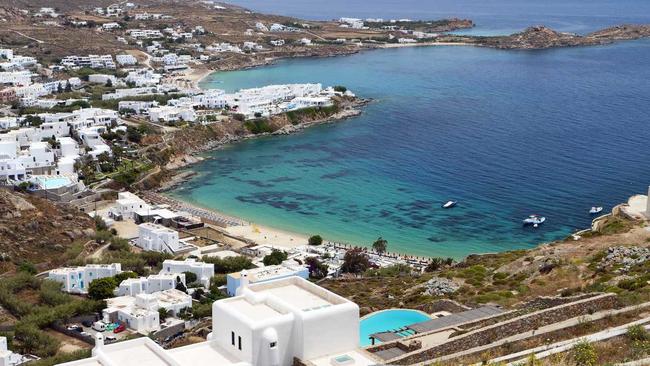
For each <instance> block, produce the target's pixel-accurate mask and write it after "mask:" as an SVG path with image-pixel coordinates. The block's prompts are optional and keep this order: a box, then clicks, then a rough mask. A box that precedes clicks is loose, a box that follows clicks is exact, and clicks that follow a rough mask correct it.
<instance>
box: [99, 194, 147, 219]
mask: <svg viewBox="0 0 650 366" xmlns="http://www.w3.org/2000/svg"><path fill="white" fill-rule="evenodd" d="M149 208H151V206H150V205H149V204H148V203H146V202H145V201H144V200H143V199H142V198H140V197H138V196H136V195H135V194H133V193H131V192H119V193H118V194H117V200H116V201H115V206H113V207H111V209H110V210H109V216H111V217H112V218H114V219H117V220H123V219H124V220H126V219H132V218H133V214H134V213H135V212H136V211H138V210H148V209H149Z"/></svg>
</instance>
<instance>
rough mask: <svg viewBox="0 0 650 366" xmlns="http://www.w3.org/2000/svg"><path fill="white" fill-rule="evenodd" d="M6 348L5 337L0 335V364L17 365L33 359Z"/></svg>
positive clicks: (5, 365) (2, 365)
mask: <svg viewBox="0 0 650 366" xmlns="http://www.w3.org/2000/svg"><path fill="white" fill-rule="evenodd" d="M33 359H34V358H33V357H25V356H23V355H21V354H19V353H14V352H12V351H10V350H9V348H7V337H0V366H18V365H22V364H25V363H27V362H28V361H31V360H33Z"/></svg>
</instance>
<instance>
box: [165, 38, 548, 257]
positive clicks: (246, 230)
mask: <svg viewBox="0 0 650 366" xmlns="http://www.w3.org/2000/svg"><path fill="white" fill-rule="evenodd" d="M467 45H470V46H479V45H476V44H468V43H461V42H429V43H425V42H423V43H414V44H386V45H381V46H379V45H378V46H377V47H367V48H362V49H360V50H359V51H366V50H376V49H389V48H406V47H428V46H467ZM335 56H340V55H332V56H330V57H335ZM300 57H310V58H322V57H326V56H323V55H306V56H300ZM287 58H294V57H287ZM282 59H284V58H282V57H279V58H275V59H272V60H268V59H267V60H266V61H265V62H264V63H263V64H260V65H254V66H249V65H242V66H241V67H239V68H238V69H239V70H244V69H249V68H251V67H258V66H264V65H268V64H272V63H273V62H275V61H277V60H282ZM218 71H224V70H209V69H204V68H200V67H198V68H197V70H196V71H193V72H192V73H191V74H192V77H193V79H192V80H193V82H194V85H195V86H196V87H198V85H199V83H200V82H201V81H203V80H205V79H206V78H207V77H208V76H210V75H211V74H212V73H214V72H218ZM358 113H361V112H360V111H358ZM358 113H357V114H352V115H349V116H344V117H334V116H332V117H329V118H326V119H322V120H317V121H310V122H305V123H301V124H299V125H297V126H286V127H288V128H287V129H286V130H284V129H283V130H278V131H276V132H275V133H272V134H268V133H265V134H260V135H250V134H249V135H246V136H237V137H230V138H227V139H224V140H220V141H211V142H210V143H208V144H207V145H206V146H204V147H203V148H201V149H200V150H198V151H194V152H192V153H191V154H189V155H188V157H191V158H190V159H184V160H186V161H184V162H183V163H181V164H178V165H177V166H174V167H173V168H172V170H179V169H183V168H187V167H189V166H191V165H193V164H195V163H198V162H200V161H202V160H203V158H202V157H201V156H198V155H199V154H201V153H204V152H207V151H211V150H216V149H219V148H221V147H223V146H225V145H227V144H230V143H235V142H241V141H243V140H246V139H250V138H258V137H264V136H271V135H280V134H292V133H296V132H298V131H300V130H302V129H305V128H307V127H310V126H313V125H317V124H322V123H331V122H333V121H336V120H340V119H345V118H350V117H354V116H356V115H358ZM181 183H182V181H181V182H179V184H181ZM170 188H173V187H167V190H168V189H170ZM175 199H176V198H175ZM179 200H180V199H179ZM180 201H182V200H180ZM182 202H184V203H187V204H191V203H190V202H187V201H182ZM202 208H203V209H208V210H210V211H212V212H214V213H217V214H219V215H223V216H226V217H233V216H232V215H228V214H227V213H225V212H223V211H220V210H219V209H213V208H206V207H202ZM240 220H242V219H240ZM242 221H246V220H242ZM246 222H247V221H246ZM222 230H224V231H226V232H228V233H229V234H231V235H234V236H237V237H240V238H242V239H243V240H246V241H250V242H254V243H256V244H265V245H273V246H278V247H284V248H292V247H295V246H298V245H303V244H307V243H306V241H307V236H306V235H305V234H299V233H296V232H291V231H287V230H281V229H277V228H273V227H270V226H266V225H264V224H263V223H262V224H257V223H251V222H248V224H247V225H243V226H241V227H236V229H231V228H225V229H224V228H222ZM312 234H321V235H324V237H325V238H326V236H327V233H312ZM325 241H327V239H325ZM542 244H543V243H540V244H539V245H542ZM357 245H359V244H357ZM367 245H368V244H367V243H366V244H361V246H367ZM407 254H408V253H407ZM475 254H481V253H475Z"/></svg>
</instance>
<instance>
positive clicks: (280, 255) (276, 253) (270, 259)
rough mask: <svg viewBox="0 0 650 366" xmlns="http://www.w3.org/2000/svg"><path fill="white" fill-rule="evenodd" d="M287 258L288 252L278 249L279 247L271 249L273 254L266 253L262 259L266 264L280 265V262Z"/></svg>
mask: <svg viewBox="0 0 650 366" xmlns="http://www.w3.org/2000/svg"><path fill="white" fill-rule="evenodd" d="M285 260H287V253H286V252H283V251H280V250H277V249H273V250H272V251H271V254H268V255H266V256H265V257H264V258H263V259H262V263H264V265H265V266H273V265H278V264H280V263H282V262H284V261H285Z"/></svg>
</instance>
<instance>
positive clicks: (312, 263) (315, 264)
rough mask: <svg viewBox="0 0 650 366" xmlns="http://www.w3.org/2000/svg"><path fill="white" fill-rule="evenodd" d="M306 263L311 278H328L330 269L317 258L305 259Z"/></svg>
mask: <svg viewBox="0 0 650 366" xmlns="http://www.w3.org/2000/svg"><path fill="white" fill-rule="evenodd" d="M305 263H306V264H307V266H308V267H309V277H310V278H313V279H315V280H320V279H321V278H325V277H327V272H328V270H329V268H328V267H327V264H325V263H323V262H321V261H320V260H318V258H316V257H308V258H307V259H305Z"/></svg>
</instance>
